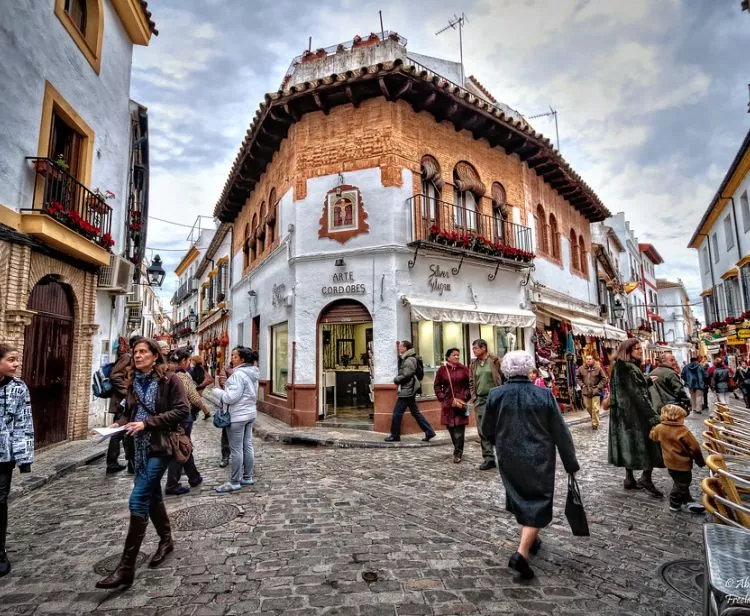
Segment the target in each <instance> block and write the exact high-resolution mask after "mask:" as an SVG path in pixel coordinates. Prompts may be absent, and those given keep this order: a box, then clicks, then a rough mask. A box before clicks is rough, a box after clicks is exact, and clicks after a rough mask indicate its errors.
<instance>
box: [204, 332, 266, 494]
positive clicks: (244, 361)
mask: <svg viewBox="0 0 750 616" xmlns="http://www.w3.org/2000/svg"><path fill="white" fill-rule="evenodd" d="M232 365H233V366H234V370H233V371H232V376H230V377H229V378H228V379H225V378H223V377H222V378H220V379H219V387H216V388H215V390H214V393H215V395H216V397H217V400H218V401H219V402H220V403H221V404H224V405H226V406H227V407H228V409H229V416H230V418H231V422H232V423H231V424H230V425H229V428H228V429H227V430H228V432H229V448H230V450H231V457H232V474H231V477H230V478H229V481H227V482H226V483H223V484H221V485H220V486H218V487H217V488H216V491H217V492H218V493H220V494H224V493H227V492H236V491H237V490H241V489H242V487H243V486H251V485H253V484H254V483H255V481H254V480H253V466H254V464H255V452H254V450H253V425H254V424H255V418H256V416H257V409H256V405H257V401H258V387H259V380H260V370H259V369H258V352H257V351H253V350H252V349H248V348H247V347H241V346H240V347H236V348H234V349H233V350H232Z"/></svg>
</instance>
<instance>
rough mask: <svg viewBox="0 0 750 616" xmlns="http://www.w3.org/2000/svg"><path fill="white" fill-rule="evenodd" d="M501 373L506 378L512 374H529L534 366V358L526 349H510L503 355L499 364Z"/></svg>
mask: <svg viewBox="0 0 750 616" xmlns="http://www.w3.org/2000/svg"><path fill="white" fill-rule="evenodd" d="M500 368H501V369H502V371H503V374H505V376H507V377H508V378H510V377H513V376H529V373H530V372H531V371H532V370H533V369H534V368H536V366H535V365H534V358H533V357H531V355H529V353H527V352H526V351H511V352H510V353H506V354H505V356H504V357H503V362H502V364H501V365H500Z"/></svg>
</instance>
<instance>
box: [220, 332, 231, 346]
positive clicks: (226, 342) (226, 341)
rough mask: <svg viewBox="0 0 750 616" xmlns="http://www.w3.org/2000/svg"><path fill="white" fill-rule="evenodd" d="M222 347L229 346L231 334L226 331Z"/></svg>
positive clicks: (222, 339) (222, 338)
mask: <svg viewBox="0 0 750 616" xmlns="http://www.w3.org/2000/svg"><path fill="white" fill-rule="evenodd" d="M221 346H223V347H225V346H229V332H228V331H227V330H226V329H225V330H224V335H223V336H222V337H221Z"/></svg>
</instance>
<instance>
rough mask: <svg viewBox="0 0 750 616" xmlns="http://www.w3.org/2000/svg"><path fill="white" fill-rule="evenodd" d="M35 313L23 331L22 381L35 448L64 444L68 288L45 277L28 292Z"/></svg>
mask: <svg viewBox="0 0 750 616" xmlns="http://www.w3.org/2000/svg"><path fill="white" fill-rule="evenodd" d="M28 309H29V310H33V311H35V312H36V314H35V315H34V317H33V318H32V319H31V323H30V324H29V325H27V326H26V330H25V332H24V353H23V380H24V381H25V382H26V384H27V385H28V387H29V393H30V394H31V410H32V414H33V416H34V432H35V440H36V445H37V447H44V446H46V445H51V444H53V443H59V442H60V441H64V440H65V439H66V437H67V433H68V400H69V398H70V373H71V362H72V356H73V297H72V292H71V289H70V287H69V286H68V285H66V284H63V283H61V282H59V280H58V279H57V278H56V277H55V276H45V277H44V278H42V279H41V280H40V281H39V282H38V283H37V285H36V286H35V287H34V288H33V289H32V291H31V296H30V297H29V303H28Z"/></svg>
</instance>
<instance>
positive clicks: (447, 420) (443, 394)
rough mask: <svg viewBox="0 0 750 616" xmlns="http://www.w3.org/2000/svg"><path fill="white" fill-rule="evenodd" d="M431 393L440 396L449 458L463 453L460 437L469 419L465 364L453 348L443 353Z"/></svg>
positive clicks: (469, 389) (441, 414)
mask: <svg viewBox="0 0 750 616" xmlns="http://www.w3.org/2000/svg"><path fill="white" fill-rule="evenodd" d="M435 396H437V399H438V400H440V422H441V423H442V424H443V425H444V426H445V427H446V428H447V429H448V434H450V435H451V442H452V443H453V462H455V463H456V464H458V463H459V462H461V458H462V457H463V455H464V437H465V433H466V426H467V425H468V423H469V400H470V399H471V388H470V386H469V368H468V367H467V366H465V365H464V364H462V363H461V353H460V351H459V350H458V349H456V348H451V349H448V350H447V351H446V353H445V363H444V364H443V365H442V366H440V368H439V369H438V371H437V373H436V374H435Z"/></svg>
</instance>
